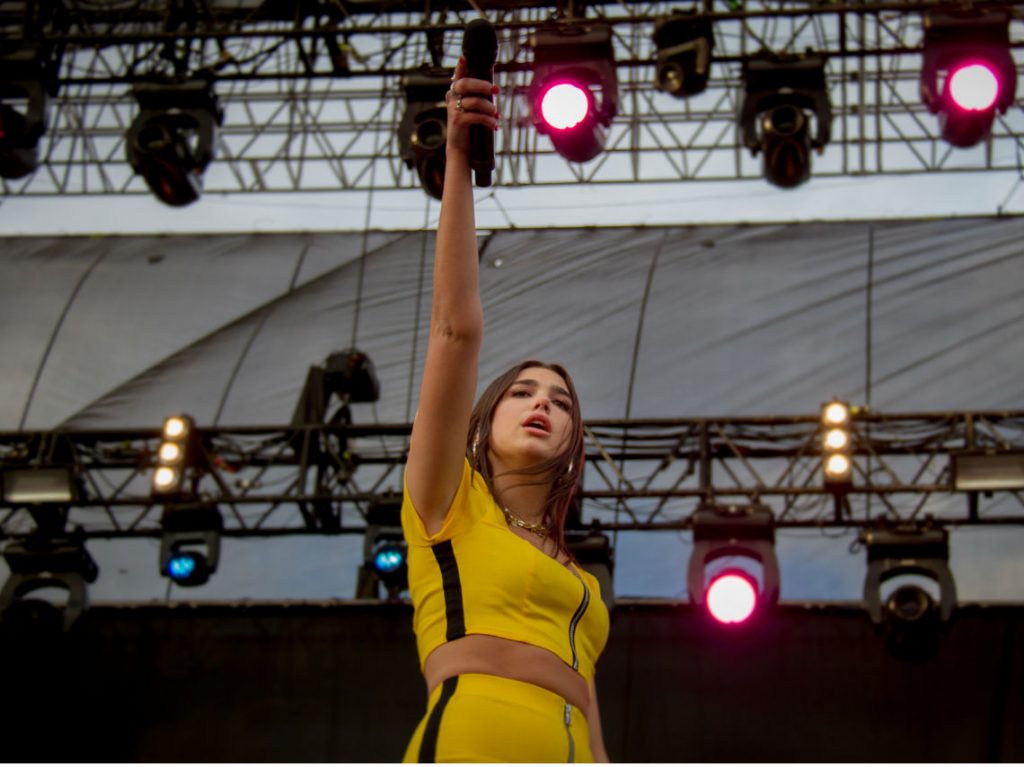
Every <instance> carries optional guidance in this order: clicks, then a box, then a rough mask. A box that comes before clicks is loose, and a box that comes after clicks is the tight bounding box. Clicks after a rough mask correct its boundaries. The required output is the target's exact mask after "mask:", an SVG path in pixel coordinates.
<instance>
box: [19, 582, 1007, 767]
mask: <svg viewBox="0 0 1024 767" xmlns="http://www.w3.org/2000/svg"><path fill="white" fill-rule="evenodd" d="M411 616H412V612H411V608H409V607H408V606H406V605H376V604H366V603H342V602H336V603H324V604H292V605H286V604H274V605H267V604H231V605H187V604H181V605H172V606H167V605H163V606H96V607H93V608H91V609H89V610H88V611H87V612H86V613H85V614H84V615H83V616H82V618H81V619H80V620H79V622H78V623H77V624H76V625H75V626H74V627H73V629H72V630H71V632H70V633H68V634H59V635H50V636H48V637H38V636H27V635H25V634H12V633H10V632H7V633H4V634H2V635H0V658H2V662H3V672H2V679H3V680H4V681H3V695H2V700H3V706H4V709H5V710H4V711H3V723H4V724H3V736H2V739H3V742H4V745H3V754H4V761H58V762H64V761H90V762H92V761H102V762H117V761H138V762H150V761H160V762H191V761H204V762H205V761H212V762H218V761H245V762H263V761H275V762H277V761H282V762H321V761H331V762H347V761H397V760H399V759H400V758H401V757H402V753H403V751H404V748H405V745H406V741H407V739H408V737H409V735H410V734H411V732H412V729H413V728H414V726H415V725H416V723H417V721H418V720H419V718H420V716H421V715H422V713H423V709H424V706H425V702H426V690H425V687H424V685H423V682H422V679H421V677H420V676H419V672H418V666H417V660H416V649H415V643H414V639H413V635H412V629H411ZM1022 619H1024V607H1019V606H989V607H985V606H981V605H961V606H960V607H959V608H958V609H957V610H956V612H955V613H954V616H953V620H952V622H951V623H950V624H949V625H948V626H947V627H945V629H944V630H943V633H942V635H941V636H940V638H939V643H938V646H937V648H936V649H935V651H934V653H933V654H932V655H931V657H927V658H924V659H920V658H918V659H916V660H913V659H900V658H898V657H895V656H894V655H893V654H892V652H891V651H890V649H889V647H888V646H887V644H886V641H885V639H884V637H883V636H882V634H881V633H880V632H879V631H878V630H877V629H876V628H875V627H874V626H872V625H871V623H870V622H869V620H868V618H867V615H866V613H865V612H864V611H863V609H861V608H860V607H857V606H841V605H781V606H778V607H777V608H775V610H774V611H773V612H772V613H770V614H766V615H763V616H762V617H761V619H760V621H759V622H758V623H757V624H756V625H752V626H748V627H745V628H744V629H742V630H740V631H736V630H729V631H724V630H722V629H721V628H719V627H714V626H711V625H710V624H709V623H708V622H707V621H706V620H705V619H704V616H703V614H701V613H699V612H697V611H696V610H695V609H694V608H693V607H691V606H689V605H688V604H678V603H665V602H662V601H627V600H623V601H621V602H619V604H618V605H617V606H616V608H615V611H614V613H613V620H612V632H611V638H610V640H609V644H608V647H607V649H606V651H605V653H604V655H603V656H602V657H601V661H600V664H599V666H598V677H597V679H598V692H599V699H600V705H601V711H602V721H603V725H604V732H605V741H606V743H607V746H608V752H609V754H610V755H611V757H612V759H613V760H614V761H637V762H648V761H702V762H709V761H710V762H714V761H730V762H765V761H772V762H774V761H787V762H789V761H792V762H800V761H927V762H950V761H972V762H980V761H1024V734H1022V728H1021V726H1020V723H1021V722H1022V721H1024V695H1022V679H1024V647H1022V641H1021V637H1022V633H1021V629H1022Z"/></svg>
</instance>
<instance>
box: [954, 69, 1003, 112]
mask: <svg viewBox="0 0 1024 767" xmlns="http://www.w3.org/2000/svg"><path fill="white" fill-rule="evenodd" d="M947 87H948V88H949V95H950V98H952V100H953V103H954V104H956V106H958V107H959V108H960V109H963V110H964V111H966V112H984V111H985V110H986V109H991V108H992V105H993V104H995V103H996V99H997V98H998V97H999V77H998V76H997V75H996V73H995V70H994V69H992V67H990V66H988V65H987V64H981V63H973V64H965V65H963V66H960V67H957V68H956V69H954V70H951V71H950V73H949V82H948V84H947Z"/></svg>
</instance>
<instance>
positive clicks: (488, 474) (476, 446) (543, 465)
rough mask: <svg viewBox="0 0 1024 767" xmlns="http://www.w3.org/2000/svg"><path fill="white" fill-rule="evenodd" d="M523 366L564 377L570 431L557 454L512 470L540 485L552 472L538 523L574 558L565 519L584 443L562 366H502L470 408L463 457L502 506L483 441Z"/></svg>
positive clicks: (526, 363) (569, 380)
mask: <svg viewBox="0 0 1024 767" xmlns="http://www.w3.org/2000/svg"><path fill="white" fill-rule="evenodd" d="M527 368H545V369H546V370H550V371H552V372H554V373H557V374H558V375H560V376H561V377H562V379H563V380H564V381H565V384H566V386H567V387H568V389H569V393H570V394H571V395H572V405H571V416H572V427H571V428H572V433H571V434H570V439H569V444H568V446H567V447H566V449H565V450H564V451H562V453H561V454H560V455H557V456H555V457H554V458H549V459H547V460H545V461H539V462H538V463H535V464H533V465H532V466H528V467H527V468H525V469H520V470H518V471H516V472H515V473H516V474H521V475H523V476H526V477H533V476H535V477H538V479H536V480H534V481H532V482H531V481H529V480H527V481H524V482H523V483H521V484H524V485H530V484H535V485H540V484H544V483H545V482H546V477H547V476H553V477H554V480H553V481H552V483H551V492H550V493H548V497H547V500H546V501H545V503H544V514H543V516H542V517H541V524H542V525H546V526H547V528H548V533H547V536H546V537H548V538H550V539H551V540H553V541H554V542H555V545H557V546H558V548H559V550H560V551H563V552H565V553H566V554H568V555H569V557H570V558H571V559H573V560H574V561H575V558H574V557H573V556H572V553H571V552H570V551H569V550H568V548H567V547H566V545H565V521H566V517H567V516H568V513H569V508H570V506H571V505H572V500H573V496H574V495H575V494H576V490H577V488H578V487H579V482H580V476H581V475H582V473H583V461H584V452H583V449H584V445H583V418H582V416H581V415H580V401H579V397H577V396H576V386H575V385H574V384H573V382H572V378H571V377H570V376H569V373H568V372H567V371H566V369H565V368H564V367H562V366H561V365H558V364H554V363H549V362H540V361H538V360H526V361H524V362H520V363H519V364H518V365H514V366H513V367H511V368H509V369H508V370H506V371H505V372H504V373H502V374H501V375H499V376H498V377H497V378H495V379H494V380H493V381H491V384H490V386H488V387H487V389H486V390H484V393H483V394H481V395H480V399H479V400H478V401H477V403H476V406H475V407H474V408H473V412H472V414H471V415H470V417H469V434H468V435H467V439H466V458H468V459H469V463H470V465H471V466H472V467H473V468H474V469H476V471H478V472H480V475H481V476H482V477H483V478H484V481H485V482H486V483H487V487H488V488H489V489H490V491H491V495H492V496H494V499H495V500H496V501H497V502H498V505H499V506H502V507H503V506H504V503H503V502H502V500H501V498H500V497H499V496H498V493H497V491H496V490H495V489H494V474H493V472H492V469H491V461H490V458H489V457H488V455H487V444H488V441H489V439H490V436H491V420H492V419H493V418H494V410H495V408H497V406H498V403H499V402H500V401H501V398H502V397H503V396H504V395H505V392H506V391H508V388H509V387H510V386H511V385H512V384H513V383H515V382H516V381H517V380H518V378H519V374H520V373H522V372H523V371H524V370H526V369H527Z"/></svg>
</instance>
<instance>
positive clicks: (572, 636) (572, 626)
mask: <svg viewBox="0 0 1024 767" xmlns="http://www.w3.org/2000/svg"><path fill="white" fill-rule="evenodd" d="M573 575H575V576H576V577H577V578H578V579H579V582H580V584H581V585H582V586H583V601H581V602H580V606H579V607H577V608H576V613H575V614H574V615H573V616H572V620H571V621H570V622H569V649H571V650H572V670H573V671H579V670H580V658H579V655H577V654H576V627H577V626H578V625H579V622H580V619H581V618H582V617H583V613H585V612H586V611H587V605H589V604H590V589H588V588H587V584H586V582H585V581H584V580H583V579H582V578H580V576H579V573H577V572H576V571H575V570H574V571H573Z"/></svg>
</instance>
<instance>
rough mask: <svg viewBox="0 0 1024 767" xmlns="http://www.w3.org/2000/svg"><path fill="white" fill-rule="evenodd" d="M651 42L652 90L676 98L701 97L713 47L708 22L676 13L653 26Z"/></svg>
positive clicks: (692, 15)
mask: <svg viewBox="0 0 1024 767" xmlns="http://www.w3.org/2000/svg"><path fill="white" fill-rule="evenodd" d="M653 39H654V45H655V46H656V47H657V53H656V58H657V64H656V67H655V75H654V84H655V87H657V89H658V90H660V91H664V92H665V93H668V94H669V95H671V96H675V97H676V98H685V97H687V96H695V95H697V94H698V93H702V92H703V91H704V89H705V88H707V86H708V77H709V76H710V75H711V51H712V50H713V49H714V47H715V36H714V32H713V31H712V26H711V19H709V18H707V17H706V16H700V15H698V14H697V13H696V12H695V11H676V12H675V13H673V14H672V15H671V16H662V17H660V18H658V19H657V20H656V21H655V22H654V34H653Z"/></svg>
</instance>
